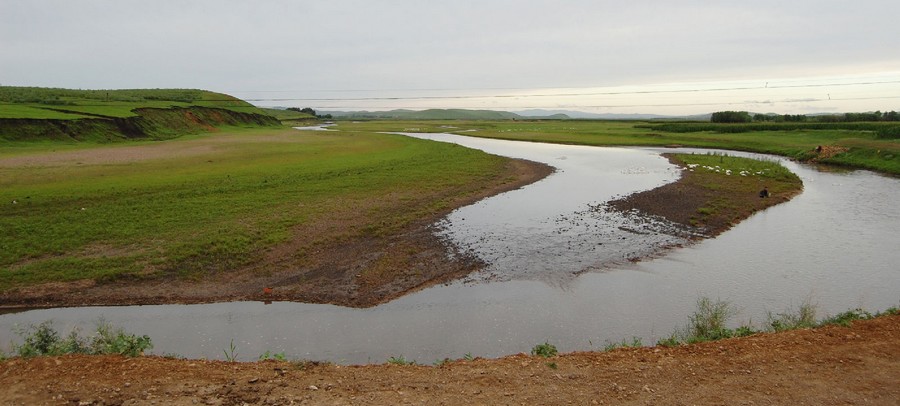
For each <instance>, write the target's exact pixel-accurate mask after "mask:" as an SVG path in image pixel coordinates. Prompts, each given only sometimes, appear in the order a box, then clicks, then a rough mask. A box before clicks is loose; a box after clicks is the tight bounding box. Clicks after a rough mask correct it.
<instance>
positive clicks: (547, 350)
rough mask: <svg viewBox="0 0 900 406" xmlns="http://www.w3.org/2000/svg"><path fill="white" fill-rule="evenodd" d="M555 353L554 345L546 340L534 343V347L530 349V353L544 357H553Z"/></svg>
mask: <svg viewBox="0 0 900 406" xmlns="http://www.w3.org/2000/svg"><path fill="white" fill-rule="evenodd" d="M557 353H558V352H557V351H556V346H555V345H553V344H550V343H548V342H546V341H545V342H544V343H543V344H538V345H535V346H534V348H532V349H531V355H537V356H539V357H544V358H550V357H555V356H556V354H557Z"/></svg>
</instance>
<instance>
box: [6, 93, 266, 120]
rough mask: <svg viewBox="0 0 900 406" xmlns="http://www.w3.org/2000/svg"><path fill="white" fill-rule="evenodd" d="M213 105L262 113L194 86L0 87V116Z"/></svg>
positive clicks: (109, 113)
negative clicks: (96, 88)
mask: <svg viewBox="0 0 900 406" xmlns="http://www.w3.org/2000/svg"><path fill="white" fill-rule="evenodd" d="M191 106H201V107H217V108H223V109H227V110H233V111H239V112H243V113H256V114H266V113H264V112H263V111H262V110H260V109H259V108H257V107H254V106H253V105H251V104H249V103H247V102H245V101H242V100H240V99H237V98H235V97H232V96H229V95H226V94H221V93H215V92H209V91H204V90H196V89H120V90H77V89H56V88H37V87H12V86H0V119H2V118H32V119H61V120H68V119H78V118H84V117H90V116H101V117H114V118H123V117H133V116H136V115H137V113H135V112H134V109H138V108H161V109H167V108H171V107H191Z"/></svg>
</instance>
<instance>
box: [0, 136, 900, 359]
mask: <svg viewBox="0 0 900 406" xmlns="http://www.w3.org/2000/svg"><path fill="white" fill-rule="evenodd" d="M410 135H413V136H416V137H420V138H430V139H437V140H440V141H447V142H456V143H459V144H461V145H465V146H468V147H472V148H479V149H482V150H485V151H487V152H490V153H495V154H499V155H506V156H512V157H516V158H525V159H531V160H534V161H539V162H544V163H547V164H550V165H553V166H555V167H557V168H558V171H557V173H555V174H553V175H551V176H550V177H548V178H546V179H544V180H542V181H540V182H537V183H535V184H532V185H529V186H526V187H524V188H522V189H519V190H516V191H512V192H508V193H506V194H502V195H499V196H495V197H492V198H489V199H485V200H483V201H481V202H478V203H476V204H474V205H471V206H467V207H464V208H461V209H459V210H457V211H455V212H453V213H452V214H450V215H449V216H448V217H447V218H446V219H445V220H443V221H442V222H441V224H442V228H443V231H441V233H442V235H443V236H444V237H445V238H448V239H449V240H450V241H453V242H454V243H456V244H457V245H459V246H460V247H462V248H463V249H465V250H468V251H470V252H472V253H473V254H475V255H478V256H480V257H482V258H484V259H485V260H487V261H489V262H490V263H491V265H490V266H489V267H488V269H486V270H484V271H483V272H479V273H477V274H475V275H471V276H470V277H468V278H466V279H465V280H462V281H457V282H454V283H452V284H448V285H442V286H435V287H432V288H429V289H425V290H422V291H420V292H416V293H413V294H410V295H407V296H404V297H401V298H399V299H397V300H394V301H392V302H389V303H386V304H383V305H380V306H377V307H374V308H370V309H351V308H343V307H338V306H332V305H319V304H305V303H279V302H276V303H271V304H264V303H258V302H232V303H219V304H209V305H164V306H123V307H89V308H60V309H45V310H32V311H27V312H22V313H12V314H6V315H0V345H2V346H4V347H0V348H3V349H4V350H8V348H7V347H8V346H9V345H10V343H11V342H13V341H17V340H18V337H17V336H16V335H15V334H14V332H13V331H14V330H15V328H16V326H24V325H28V324H34V323H40V322H42V321H45V320H53V321H54V325H55V326H56V327H57V328H58V329H60V330H62V331H64V332H67V331H68V330H70V329H71V328H73V327H75V326H78V327H79V328H81V329H83V330H90V329H91V328H92V327H93V324H94V323H96V321H97V320H98V319H100V318H102V319H104V320H106V321H109V322H111V323H112V324H114V325H116V326H121V327H124V328H125V329H127V330H128V331H130V332H134V333H137V334H147V335H150V336H151V338H152V339H153V343H154V350H153V353H154V354H160V355H163V354H177V355H180V356H186V357H192V358H194V357H202V358H213V359H223V358H224V352H223V351H224V350H225V349H228V348H229V347H230V345H231V343H232V340H233V343H234V346H235V348H236V353H237V356H238V358H239V359H242V360H253V359H256V358H257V357H258V356H259V355H260V354H263V353H265V352H266V351H269V352H270V353H282V352H283V353H284V354H285V356H286V357H287V358H290V359H300V358H302V359H312V360H327V361H331V362H337V363H343V364H359V363H382V362H385V361H386V360H387V359H388V358H389V357H396V356H403V357H404V358H405V359H407V360H415V361H417V362H420V363H426V364H428V363H432V362H434V361H436V360H439V359H443V358H461V357H463V356H465V355H466V354H471V355H473V356H482V357H497V356H503V355H507V354H513V353H518V352H528V351H530V349H531V348H532V347H533V346H534V345H536V344H540V343H544V342H549V343H552V344H554V345H556V346H557V347H558V348H559V350H560V351H574V350H601V349H603V347H604V346H605V345H606V344H607V343H609V342H619V341H621V340H623V339H626V340H628V341H629V342H630V341H631V340H632V337H638V338H640V339H641V340H642V342H643V343H644V344H653V343H655V342H656V340H657V339H659V338H663V337H668V336H669V335H670V334H671V333H672V332H673V331H674V330H675V329H677V328H680V327H682V326H684V325H685V324H686V322H687V318H688V316H689V315H690V314H691V313H692V311H693V309H694V305H695V302H696V300H697V298H699V297H701V296H708V297H711V298H714V299H715V298H721V299H725V300H728V301H730V302H731V303H733V304H734V305H735V307H736V308H737V309H739V314H738V315H737V317H735V319H734V322H733V324H734V325H735V326H736V325H738V324H740V323H753V324H754V325H756V326H757V327H762V325H763V324H764V322H765V320H766V315H767V312H779V311H785V310H787V309H789V308H792V307H793V308H796V307H797V306H799V305H800V304H802V303H803V302H804V301H809V302H811V303H813V304H815V305H816V306H817V308H818V310H819V312H820V313H819V315H820V317H822V316H825V315H827V314H835V313H838V312H842V311H844V310H848V309H852V308H857V307H861V308H865V309H868V310H873V311H874V310H882V309H884V308H887V307H890V306H896V305H898V304H900V266H898V265H897V264H900V249H898V247H900V237H898V233H897V230H900V208H898V207H897V205H896V202H898V201H900V179H896V178H891V177H886V176H881V175H878V174H875V173H872V172H868V171H851V172H826V171H820V170H818V169H817V168H815V167H812V166H808V165H802V164H797V163H794V162H791V161H788V160H784V159H781V158H777V157H772V156H760V155H755V154H743V153H733V152H730V153H731V154H734V155H745V156H753V157H761V158H764V159H771V160H779V161H781V162H782V163H783V164H784V165H786V166H787V167H788V168H789V169H791V170H792V171H793V172H795V173H797V174H798V175H799V176H800V177H801V179H802V180H803V182H804V191H803V193H802V194H800V195H799V196H797V197H795V198H794V199H793V200H791V201H790V202H787V203H785V204H781V205H778V206H774V207H772V208H769V209H767V210H765V211H762V212H759V213H756V214H755V215H753V216H752V217H750V218H749V219H747V220H745V221H744V222H742V223H741V224H739V225H738V226H736V227H734V228H732V229H731V230H729V231H727V232H725V233H723V234H721V235H719V236H717V237H716V238H714V239H709V240H704V241H701V242H699V243H696V244H693V245H689V246H687V247H683V248H676V249H668V250H664V251H662V252H658V247H659V246H662V245H671V244H679V243H682V242H683V241H684V240H681V239H680V237H677V236H672V235H668V234H665V233H658V232H653V230H654V229H653V228H652V227H651V228H650V229H649V230H651V231H650V232H643V233H635V232H633V230H634V229H633V227H637V226H640V225H635V224H628V223H627V222H628V220H627V219H625V218H622V217H621V216H617V215H614V214H610V213H605V212H603V211H602V210H592V209H591V207H595V206H597V205H598V204H601V203H602V202H604V201H607V200H609V199H611V198H614V197H616V196H622V195H627V194H630V193H634V192H638V191H642V190H647V189H652V188H653V187H656V186H659V185H662V184H664V183H666V182H671V181H673V180H674V179H676V178H677V176H678V169H677V168H675V167H673V166H672V165H671V164H669V163H668V161H667V160H665V159H663V158H662V157H660V156H659V153H660V152H662V151H668V152H671V151H675V150H672V149H665V150H655V149H645V148H641V149H635V148H598V147H583V146H564V145H549V144H537V143H521V142H512V141H499V140H487V139H479V138H472V137H461V136H456V135H449V134H410ZM683 151H686V152H690V151H691V150H683ZM695 152H700V151H695ZM629 230H632V231H629ZM652 252H658V253H657V255H656V256H655V257H653V258H651V259H645V260H643V261H640V262H637V263H632V262H630V261H629V259H630V258H633V257H639V256H644V255H646V254H648V253H652Z"/></svg>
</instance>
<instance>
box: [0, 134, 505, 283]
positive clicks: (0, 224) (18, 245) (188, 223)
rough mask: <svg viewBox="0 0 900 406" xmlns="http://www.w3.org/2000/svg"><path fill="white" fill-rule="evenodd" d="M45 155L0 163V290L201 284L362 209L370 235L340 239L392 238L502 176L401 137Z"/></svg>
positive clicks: (33, 153) (222, 140)
mask: <svg viewBox="0 0 900 406" xmlns="http://www.w3.org/2000/svg"><path fill="white" fill-rule="evenodd" d="M41 148H42V147H41V146H40V145H35V144H32V145H31V147H30V148H29V149H28V151H25V152H21V151H20V152H19V153H15V154H7V155H0V208H2V209H0V230H3V232H2V233H0V290H8V289H10V288H15V287H23V286H29V285H33V284H39V283H43V282H49V281H73V280H81V279H95V280H100V281H103V280H110V279H117V278H122V277H125V276H128V277H135V278H153V277H157V276H172V275H177V276H180V277H182V278H189V279H191V278H201V277H204V276H207V275H212V274H216V273H220V272H225V271H227V270H231V269H234V268H236V267H240V266H242V265H245V264H248V263H251V262H253V261H255V260H257V259H258V258H259V256H260V255H263V254H264V253H265V250H266V249H267V248H268V247H271V246H273V245H276V244H278V243H280V242H283V241H286V240H288V239H289V238H292V230H294V227H295V226H297V225H300V224H303V225H310V224H312V225H316V224H317V222H318V223H322V226H323V227H328V226H331V225H332V222H333V220H334V216H335V215H340V213H342V211H346V210H351V209H353V208H354V207H363V208H365V210H366V212H365V213H363V214H364V215H366V216H367V221H368V223H367V224H365V225H364V226H363V227H362V228H360V229H350V230H341V231H340V232H341V233H344V234H345V235H353V234H358V233H371V234H378V233H387V232H391V231H393V230H396V229H398V228H399V227H402V226H403V225H405V224H407V223H408V222H410V221H414V220H415V219H418V218H422V217H423V216H426V215H429V214H432V213H435V212H436V211H439V210H443V209H446V207H445V206H446V202H445V201H444V200H442V196H444V197H446V196H448V193H449V192H448V191H453V190H454V189H455V188H459V187H460V186H461V185H471V184H477V183H478V182H479V181H481V180H484V179H486V178H489V177H491V176H494V175H493V174H496V173H497V172H498V168H499V167H501V166H502V165H504V164H505V160H504V159H502V158H499V157H495V156H490V155H487V154H484V153H482V152H479V151H473V150H468V149H465V148H462V147H459V146H455V145H449V144H443V143H437V142H429V141H423V140H416V139H411V138H407V137H401V136H394V135H384V134H366V133H355V132H342V133H323V132H304V133H300V132H297V131H296V130H290V129H274V130H273V129H268V130H262V129H259V130H243V131H240V132H236V133H220V134H217V135H206V136H191V137H186V138H183V139H178V140H171V141H164V142H153V143H151V142H143V143H127V144H116V145H111V146H93V147H80V148H75V149H70V150H62V151H56V147H55V146H54V145H53V144H46V145H45V146H44V147H43V149H41ZM315 228H316V227H307V229H315ZM323 235H325V234H323ZM333 237H334V235H333V234H330V237H328V238H333ZM305 238H307V239H309V240H310V241H312V242H313V243H315V241H316V240H317V238H318V239H321V238H325V237H320V236H318V235H309V236H305Z"/></svg>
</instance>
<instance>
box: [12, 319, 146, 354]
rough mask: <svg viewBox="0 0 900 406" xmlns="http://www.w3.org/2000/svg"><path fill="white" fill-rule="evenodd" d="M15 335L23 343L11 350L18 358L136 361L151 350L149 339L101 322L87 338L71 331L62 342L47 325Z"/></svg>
mask: <svg viewBox="0 0 900 406" xmlns="http://www.w3.org/2000/svg"><path fill="white" fill-rule="evenodd" d="M17 333H18V334H19V336H20V337H22V339H23V343H22V344H21V345H18V346H15V352H16V353H17V354H18V355H19V356H21V357H36V356H42V355H63V354H92V355H104V354H118V355H125V356H129V357H136V356H139V355H141V354H143V353H144V351H145V350H147V349H149V348H152V347H153V344H152V343H151V341H150V337H148V336H146V335H144V336H136V335H134V334H128V333H126V332H125V330H123V329H121V328H119V329H114V328H113V327H112V326H111V325H110V324H109V323H106V322H103V321H100V322H99V323H98V324H97V330H96V332H95V334H94V335H93V336H91V337H80V336H79V335H78V330H77V329H75V330H72V332H71V333H69V335H68V336H66V337H65V338H62V337H61V336H60V335H59V332H57V331H56V330H55V329H54V328H53V325H52V322H50V321H45V322H43V323H41V324H39V325H37V326H34V325H30V326H28V327H27V328H24V329H21V330H19V331H17Z"/></svg>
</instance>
